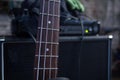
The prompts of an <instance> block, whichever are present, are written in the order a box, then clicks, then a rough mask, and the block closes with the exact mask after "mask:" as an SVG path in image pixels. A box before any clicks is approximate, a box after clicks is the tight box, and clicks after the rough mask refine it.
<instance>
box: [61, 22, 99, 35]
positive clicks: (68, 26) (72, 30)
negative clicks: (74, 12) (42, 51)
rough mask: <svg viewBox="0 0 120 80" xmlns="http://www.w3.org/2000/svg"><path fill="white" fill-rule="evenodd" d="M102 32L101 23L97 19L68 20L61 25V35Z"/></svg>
mask: <svg viewBox="0 0 120 80" xmlns="http://www.w3.org/2000/svg"><path fill="white" fill-rule="evenodd" d="M99 32H100V23H99V22H97V21H82V22H80V21H71V20H70V21H68V22H65V23H64V24H61V26H60V35H61V36H84V35H96V34H99Z"/></svg>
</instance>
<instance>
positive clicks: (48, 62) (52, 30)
mask: <svg viewBox="0 0 120 80" xmlns="http://www.w3.org/2000/svg"><path fill="white" fill-rule="evenodd" d="M59 17H60V0H40V15H39V18H38V31H37V41H36V53H35V63H34V80H48V79H50V78H55V77H56V75H57V59H58V38H59Z"/></svg>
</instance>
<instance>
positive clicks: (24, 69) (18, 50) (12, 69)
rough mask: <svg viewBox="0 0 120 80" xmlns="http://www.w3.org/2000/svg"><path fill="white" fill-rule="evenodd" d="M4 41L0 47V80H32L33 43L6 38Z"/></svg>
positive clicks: (27, 39) (26, 39)
mask: <svg viewBox="0 0 120 80" xmlns="http://www.w3.org/2000/svg"><path fill="white" fill-rule="evenodd" d="M1 39H2V38H1ZM4 40H5V41H2V42H1V46H0V48H2V49H1V50H2V51H1V53H0V54H2V64H1V65H2V73H0V75H2V79H0V80H33V64H34V53H35V43H34V41H33V40H31V39H29V38H16V37H12V38H11V37H6V38H5V39H4ZM0 57H1V56H0Z"/></svg>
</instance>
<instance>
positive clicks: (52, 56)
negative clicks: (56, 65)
mask: <svg viewBox="0 0 120 80" xmlns="http://www.w3.org/2000/svg"><path fill="white" fill-rule="evenodd" d="M35 56H36V57H51V58H54V57H56V58H58V56H56V55H35Z"/></svg>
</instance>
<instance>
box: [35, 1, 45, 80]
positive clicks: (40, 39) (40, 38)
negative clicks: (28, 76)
mask: <svg viewBox="0 0 120 80" xmlns="http://www.w3.org/2000/svg"><path fill="white" fill-rule="evenodd" d="M44 4H45V0H43V8H40V9H42V13H43V12H44V8H45V5H44ZM38 23H40V16H39V22H38ZM38 26H40V24H39V25H38ZM41 27H43V15H42V19H41ZM38 32H39V31H38ZM38 35H40V36H39V41H40V42H41V41H42V29H41V31H40V34H38ZM40 51H41V43H39V51H38V52H39V57H38V68H39V66H40V54H41V52H40ZM39 73H40V71H39V69H37V76H36V77H37V80H39Z"/></svg>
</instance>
